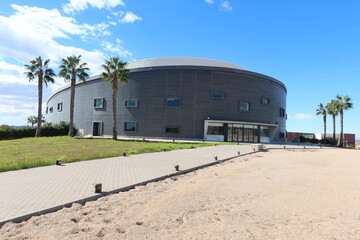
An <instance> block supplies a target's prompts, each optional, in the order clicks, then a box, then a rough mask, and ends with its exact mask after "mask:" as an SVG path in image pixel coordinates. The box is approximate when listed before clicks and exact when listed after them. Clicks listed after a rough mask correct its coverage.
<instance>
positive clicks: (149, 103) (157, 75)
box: [46, 58, 287, 142]
mask: <svg viewBox="0 0 360 240" xmlns="http://www.w3.org/2000/svg"><path fill="white" fill-rule="evenodd" d="M128 68H129V69H130V74H129V83H128V84H127V85H123V86H121V87H120V88H119V93H118V102H117V106H118V110H117V122H118V126H117V128H118V134H119V136H121V137H140V138H143V137H151V138H171V139H205V140H209V141H236V142H274V141H285V135H286V94H287V90H286V87H285V85H284V84H283V83H282V82H280V81H278V80H276V79H274V78H271V77H268V76H265V75H263V74H259V73H255V72H251V71H248V70H246V69H244V68H242V67H240V66H237V65H235V64H231V63H226V62H221V61H216V60H210V59H200V58H156V59H146V60H140V61H135V62H130V63H129V64H128ZM111 92H112V90H111V86H110V83H109V82H107V81H103V80H102V79H101V78H100V77H99V76H93V77H91V78H90V79H88V80H87V81H86V82H85V83H82V82H81V83H77V85H76V95H75V119H74V123H75V125H76V126H77V128H79V129H80V134H82V135H85V136H104V137H110V136H111V135H112V102H111ZM69 101H70V86H66V87H64V88H62V89H59V90H58V91H57V92H55V93H54V94H53V95H52V96H51V97H50V98H49V100H48V102H47V108H46V120H47V121H48V122H53V123H57V122H60V121H67V122H68V121H69V115H70V113H69V112H70V110H69V107H70V103H69Z"/></svg>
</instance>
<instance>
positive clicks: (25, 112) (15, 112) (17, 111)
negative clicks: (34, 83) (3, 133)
mask: <svg viewBox="0 0 360 240" xmlns="http://www.w3.org/2000/svg"><path fill="white" fill-rule="evenodd" d="M0 99H1V103H0V124H8V125H15V126H16V125H17V126H19V125H25V124H26V119H27V117H28V116H30V115H35V114H36V113H37V98H36V97H26V96H16V95H7V94H6V95H5V94H4V95H1V94H0Z"/></svg>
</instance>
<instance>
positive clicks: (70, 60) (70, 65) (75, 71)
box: [59, 55, 90, 137]
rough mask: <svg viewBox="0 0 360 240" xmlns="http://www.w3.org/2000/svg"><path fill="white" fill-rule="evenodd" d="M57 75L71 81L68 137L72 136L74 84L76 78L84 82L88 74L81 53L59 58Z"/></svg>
mask: <svg viewBox="0 0 360 240" xmlns="http://www.w3.org/2000/svg"><path fill="white" fill-rule="evenodd" d="M61 63H62V64H61V65H60V69H61V70H60V72H59V76H60V77H63V78H65V81H69V80H70V82H71V89H70V124H69V134H68V135H69V137H73V136H74V103H75V84H76V78H79V79H80V80H81V81H83V82H85V81H86V78H88V77H89V74H87V73H86V71H89V70H90V69H89V68H88V67H86V65H87V63H85V62H84V63H81V55H79V56H75V55H73V56H68V57H66V58H63V59H61Z"/></svg>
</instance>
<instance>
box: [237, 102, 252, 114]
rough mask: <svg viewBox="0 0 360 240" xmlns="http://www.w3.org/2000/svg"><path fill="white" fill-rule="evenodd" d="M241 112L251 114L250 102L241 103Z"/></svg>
mask: <svg viewBox="0 0 360 240" xmlns="http://www.w3.org/2000/svg"><path fill="white" fill-rule="evenodd" d="M239 110H240V112H250V103H249V102H240V107H239Z"/></svg>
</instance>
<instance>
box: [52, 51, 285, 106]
mask: <svg viewBox="0 0 360 240" xmlns="http://www.w3.org/2000/svg"><path fill="white" fill-rule="evenodd" d="M171 67H193V68H204V69H207V68H210V69H211V68H214V69H222V70H225V69H231V70H230V71H231V72H241V73H245V74H249V75H255V76H258V77H261V78H264V79H267V80H270V81H272V82H274V83H277V84H278V85H279V86H281V87H283V88H284V90H285V92H286V93H287V89H286V86H285V84H284V83H283V82H281V81H279V80H277V79H275V78H273V77H270V76H267V75H264V74H261V73H257V72H252V71H249V70H247V69H246V68H243V67H241V66H238V65H236V64H233V63H228V62H224V61H219V60H213V59H208V58H194V57H164V58H151V59H144V60H137V61H133V62H128V65H127V68H128V69H130V70H131V72H132V71H134V72H136V71H144V70H145V71H148V70H149V69H161V68H171ZM99 78H100V74H96V75H92V76H91V77H89V78H88V79H87V81H93V80H97V79H99ZM78 84H82V82H77V83H76V85H78ZM69 87H70V84H68V85H66V86H63V87H61V88H59V89H57V90H56V91H55V92H54V93H52V95H51V96H50V97H49V99H48V101H49V100H50V99H51V98H52V97H53V96H55V95H56V94H57V93H59V92H61V91H63V90H65V89H67V88H69ZM48 101H47V102H48Z"/></svg>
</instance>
